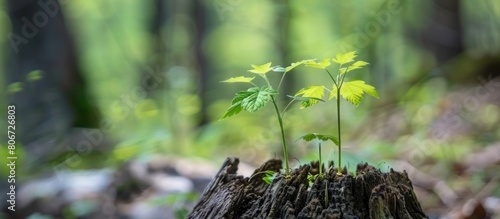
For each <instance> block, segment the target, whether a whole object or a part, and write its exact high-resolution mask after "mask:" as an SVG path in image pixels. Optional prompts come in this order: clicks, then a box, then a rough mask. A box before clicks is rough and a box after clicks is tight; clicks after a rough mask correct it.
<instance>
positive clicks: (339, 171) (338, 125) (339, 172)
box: [337, 88, 342, 175]
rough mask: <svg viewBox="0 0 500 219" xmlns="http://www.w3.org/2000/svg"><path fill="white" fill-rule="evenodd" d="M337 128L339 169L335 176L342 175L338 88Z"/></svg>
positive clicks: (338, 93) (338, 95)
mask: <svg viewBox="0 0 500 219" xmlns="http://www.w3.org/2000/svg"><path fill="white" fill-rule="evenodd" d="M337 127H338V130H339V132H338V134H339V168H338V171H337V175H342V170H341V169H342V136H341V135H340V88H338V89H337Z"/></svg>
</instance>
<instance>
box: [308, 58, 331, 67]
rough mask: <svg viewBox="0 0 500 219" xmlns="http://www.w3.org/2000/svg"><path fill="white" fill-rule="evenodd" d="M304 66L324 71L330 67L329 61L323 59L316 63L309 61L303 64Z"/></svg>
mask: <svg viewBox="0 0 500 219" xmlns="http://www.w3.org/2000/svg"><path fill="white" fill-rule="evenodd" d="M305 64H306V66H308V67H313V68H320V69H325V68H326V67H328V66H330V64H331V63H330V59H329V58H325V59H323V60H322V61H321V62H316V61H314V60H310V61H308V62H306V63H305Z"/></svg>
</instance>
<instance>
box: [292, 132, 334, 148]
mask: <svg viewBox="0 0 500 219" xmlns="http://www.w3.org/2000/svg"><path fill="white" fill-rule="evenodd" d="M299 139H302V140H304V141H312V140H314V139H317V140H320V141H328V140H330V141H332V142H333V143H334V144H335V145H337V146H338V145H339V139H338V138H337V137H335V136H333V135H322V134H316V133H309V134H305V135H303V136H301V137H300V138H299Z"/></svg>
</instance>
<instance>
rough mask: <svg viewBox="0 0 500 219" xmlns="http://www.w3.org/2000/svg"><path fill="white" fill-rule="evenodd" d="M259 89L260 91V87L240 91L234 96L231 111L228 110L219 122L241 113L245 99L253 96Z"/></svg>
mask: <svg viewBox="0 0 500 219" xmlns="http://www.w3.org/2000/svg"><path fill="white" fill-rule="evenodd" d="M258 89H259V88H258V87H252V88H249V89H248V90H242V91H239V92H238V93H236V94H235V95H234V98H233V100H231V106H230V107H229V109H227V111H226V113H225V114H224V115H223V116H222V117H221V118H220V119H219V120H222V119H225V118H228V117H231V116H234V115H236V114H238V113H240V112H241V110H242V109H243V107H242V106H241V103H242V101H243V100H244V99H245V98H247V97H249V96H251V95H252V94H253V93H254V90H258Z"/></svg>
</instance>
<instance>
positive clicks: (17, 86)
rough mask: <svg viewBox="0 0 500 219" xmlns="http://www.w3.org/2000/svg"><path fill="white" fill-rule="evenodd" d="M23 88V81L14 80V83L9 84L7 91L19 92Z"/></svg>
mask: <svg viewBox="0 0 500 219" xmlns="http://www.w3.org/2000/svg"><path fill="white" fill-rule="evenodd" d="M22 90H23V83H22V82H14V83H12V84H9V85H8V86H7V92H8V93H17V92H20V91H22Z"/></svg>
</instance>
